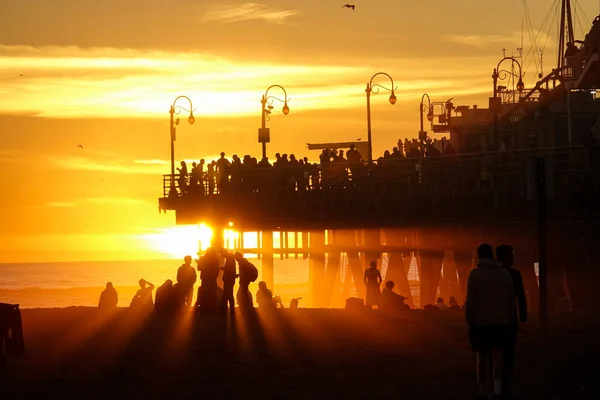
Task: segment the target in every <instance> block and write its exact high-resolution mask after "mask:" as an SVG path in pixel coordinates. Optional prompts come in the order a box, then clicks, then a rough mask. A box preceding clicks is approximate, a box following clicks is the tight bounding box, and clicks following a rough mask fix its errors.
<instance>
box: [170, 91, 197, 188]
mask: <svg viewBox="0 0 600 400" xmlns="http://www.w3.org/2000/svg"><path fill="white" fill-rule="evenodd" d="M179 99H186V100H187V101H188V102H189V103H190V109H189V110H188V109H187V108H184V107H181V106H176V105H175V103H177V100H179ZM193 107H194V106H193V105H192V100H190V98H189V97H187V96H178V97H177V98H176V99H175V101H173V104H171V109H170V110H169V115H170V121H169V134H170V136H171V188H170V189H169V196H177V189H176V188H175V139H176V129H175V126H176V125H179V118H177V120H175V118H174V116H175V114H177V115H179V113H180V112H181V111H186V112H189V113H190V116H189V117H188V122H189V123H190V125H193V124H194V122H196V118H195V117H194V108H193Z"/></svg>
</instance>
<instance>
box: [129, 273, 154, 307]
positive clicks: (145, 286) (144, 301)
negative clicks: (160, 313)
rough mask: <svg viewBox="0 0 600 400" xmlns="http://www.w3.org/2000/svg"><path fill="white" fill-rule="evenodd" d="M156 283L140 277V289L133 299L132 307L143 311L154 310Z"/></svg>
mask: <svg viewBox="0 0 600 400" xmlns="http://www.w3.org/2000/svg"><path fill="white" fill-rule="evenodd" d="M153 290H154V285H153V284H151V283H150V282H146V281H145V280H144V279H140V290H138V291H137V293H136V294H135V296H133V299H132V300H131V305H130V307H131V308H133V309H136V310H139V311H141V312H152V310H153V308H154V305H153V302H152V291H153Z"/></svg>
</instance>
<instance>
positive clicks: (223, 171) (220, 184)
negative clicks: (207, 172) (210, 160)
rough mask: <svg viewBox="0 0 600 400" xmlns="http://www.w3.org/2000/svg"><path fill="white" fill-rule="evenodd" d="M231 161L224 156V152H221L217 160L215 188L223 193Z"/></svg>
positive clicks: (227, 180)
mask: <svg viewBox="0 0 600 400" xmlns="http://www.w3.org/2000/svg"><path fill="white" fill-rule="evenodd" d="M230 167H231V163H230V162H229V160H228V159H226V158H225V153H223V152H222V153H221V158H219V159H218V160H217V190H218V191H219V193H223V190H224V189H225V187H226V186H227V183H228V182H229V168H230Z"/></svg>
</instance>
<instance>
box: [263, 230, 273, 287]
mask: <svg viewBox="0 0 600 400" xmlns="http://www.w3.org/2000/svg"><path fill="white" fill-rule="evenodd" d="M261 244H262V248H261V253H262V261H261V266H262V277H261V278H262V280H263V281H265V283H266V284H267V287H268V288H269V289H271V291H273V292H274V291H275V260H274V257H273V232H271V231H267V232H262V243H261Z"/></svg>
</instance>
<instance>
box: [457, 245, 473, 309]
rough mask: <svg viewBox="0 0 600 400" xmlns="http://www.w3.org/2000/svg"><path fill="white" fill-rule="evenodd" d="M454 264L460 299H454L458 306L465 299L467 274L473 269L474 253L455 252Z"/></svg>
mask: <svg viewBox="0 0 600 400" xmlns="http://www.w3.org/2000/svg"><path fill="white" fill-rule="evenodd" d="M454 263H455V265H456V271H457V272H458V285H459V287H460V297H457V298H456V301H457V302H458V304H459V305H461V306H462V305H463V304H464V302H465V299H466V297H467V281H468V280H469V274H470V273H471V270H472V269H473V267H474V251H473V250H471V251H469V250H457V251H454Z"/></svg>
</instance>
